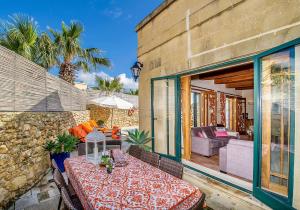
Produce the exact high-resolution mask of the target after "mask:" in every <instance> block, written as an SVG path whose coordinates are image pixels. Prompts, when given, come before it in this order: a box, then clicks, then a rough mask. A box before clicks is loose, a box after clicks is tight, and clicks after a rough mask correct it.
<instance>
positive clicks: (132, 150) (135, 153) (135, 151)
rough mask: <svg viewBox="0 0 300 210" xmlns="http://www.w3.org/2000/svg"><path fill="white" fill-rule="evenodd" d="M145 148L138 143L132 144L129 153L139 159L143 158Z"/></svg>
mask: <svg viewBox="0 0 300 210" xmlns="http://www.w3.org/2000/svg"><path fill="white" fill-rule="evenodd" d="M142 151H143V149H142V148H141V147H139V146H138V145H131V146H130V147H129V149H128V153H129V155H131V156H133V157H136V158H138V159H141V154H142Z"/></svg>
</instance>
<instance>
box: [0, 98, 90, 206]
mask: <svg viewBox="0 0 300 210" xmlns="http://www.w3.org/2000/svg"><path fill="white" fill-rule="evenodd" d="M47 100H55V101H56V102H57V103H55V104H56V105H55V107H50V108H51V109H52V110H55V109H56V110H62V109H63V106H62V104H61V103H60V99H59V96H58V94H57V93H55V92H54V93H53V94H51V95H49V96H48V97H47V98H45V99H43V100H41V101H40V103H38V104H36V105H34V106H32V108H31V109H30V110H29V111H27V112H0V209H1V208H5V207H7V206H8V205H9V204H10V203H11V202H13V201H14V200H15V199H16V198H18V197H19V196H21V195H22V194H23V193H25V192H26V191H27V190H29V189H30V188H31V187H33V185H34V184H35V183H37V182H38V181H39V180H40V179H41V178H42V177H43V175H44V174H45V172H47V169H48V168H49V163H50V161H49V155H48V153H47V152H45V151H44V149H43V145H44V144H45V141H46V140H47V139H54V138H55V137H56V136H57V135H58V134H59V133H63V132H64V131H67V130H68V128H70V127H73V126H75V125H77V124H79V123H81V122H83V121H87V120H88V119H89V114H88V111H65V112H62V111H58V112H55V111H53V112H37V111H36V110H40V109H41V107H42V106H44V105H45V104H47V103H46V102H47ZM33 110H34V111H33Z"/></svg>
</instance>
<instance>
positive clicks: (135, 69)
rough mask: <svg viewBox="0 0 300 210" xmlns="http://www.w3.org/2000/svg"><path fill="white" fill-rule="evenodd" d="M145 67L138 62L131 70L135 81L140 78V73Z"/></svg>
mask: <svg viewBox="0 0 300 210" xmlns="http://www.w3.org/2000/svg"><path fill="white" fill-rule="evenodd" d="M143 66H144V65H143V64H142V63H141V62H138V61H137V62H135V63H134V64H133V66H132V67H131V68H130V69H131V73H132V77H133V79H134V81H137V79H138V78H139V77H140V73H141V71H142V68H143Z"/></svg>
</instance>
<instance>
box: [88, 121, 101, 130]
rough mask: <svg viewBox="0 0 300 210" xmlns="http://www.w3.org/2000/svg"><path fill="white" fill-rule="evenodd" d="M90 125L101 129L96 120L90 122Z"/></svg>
mask: <svg viewBox="0 0 300 210" xmlns="http://www.w3.org/2000/svg"><path fill="white" fill-rule="evenodd" d="M89 123H90V125H91V126H92V127H93V128H98V127H99V126H98V124H97V123H96V121H95V120H90V121H89Z"/></svg>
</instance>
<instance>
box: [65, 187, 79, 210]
mask: <svg viewBox="0 0 300 210" xmlns="http://www.w3.org/2000/svg"><path fill="white" fill-rule="evenodd" d="M61 197H62V201H63V202H64V207H65V208H66V209H69V210H81V209H83V207H82V205H81V203H80V201H79V199H71V197H70V195H69V193H68V190H67V189H66V188H64V187H62V188H61Z"/></svg>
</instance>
